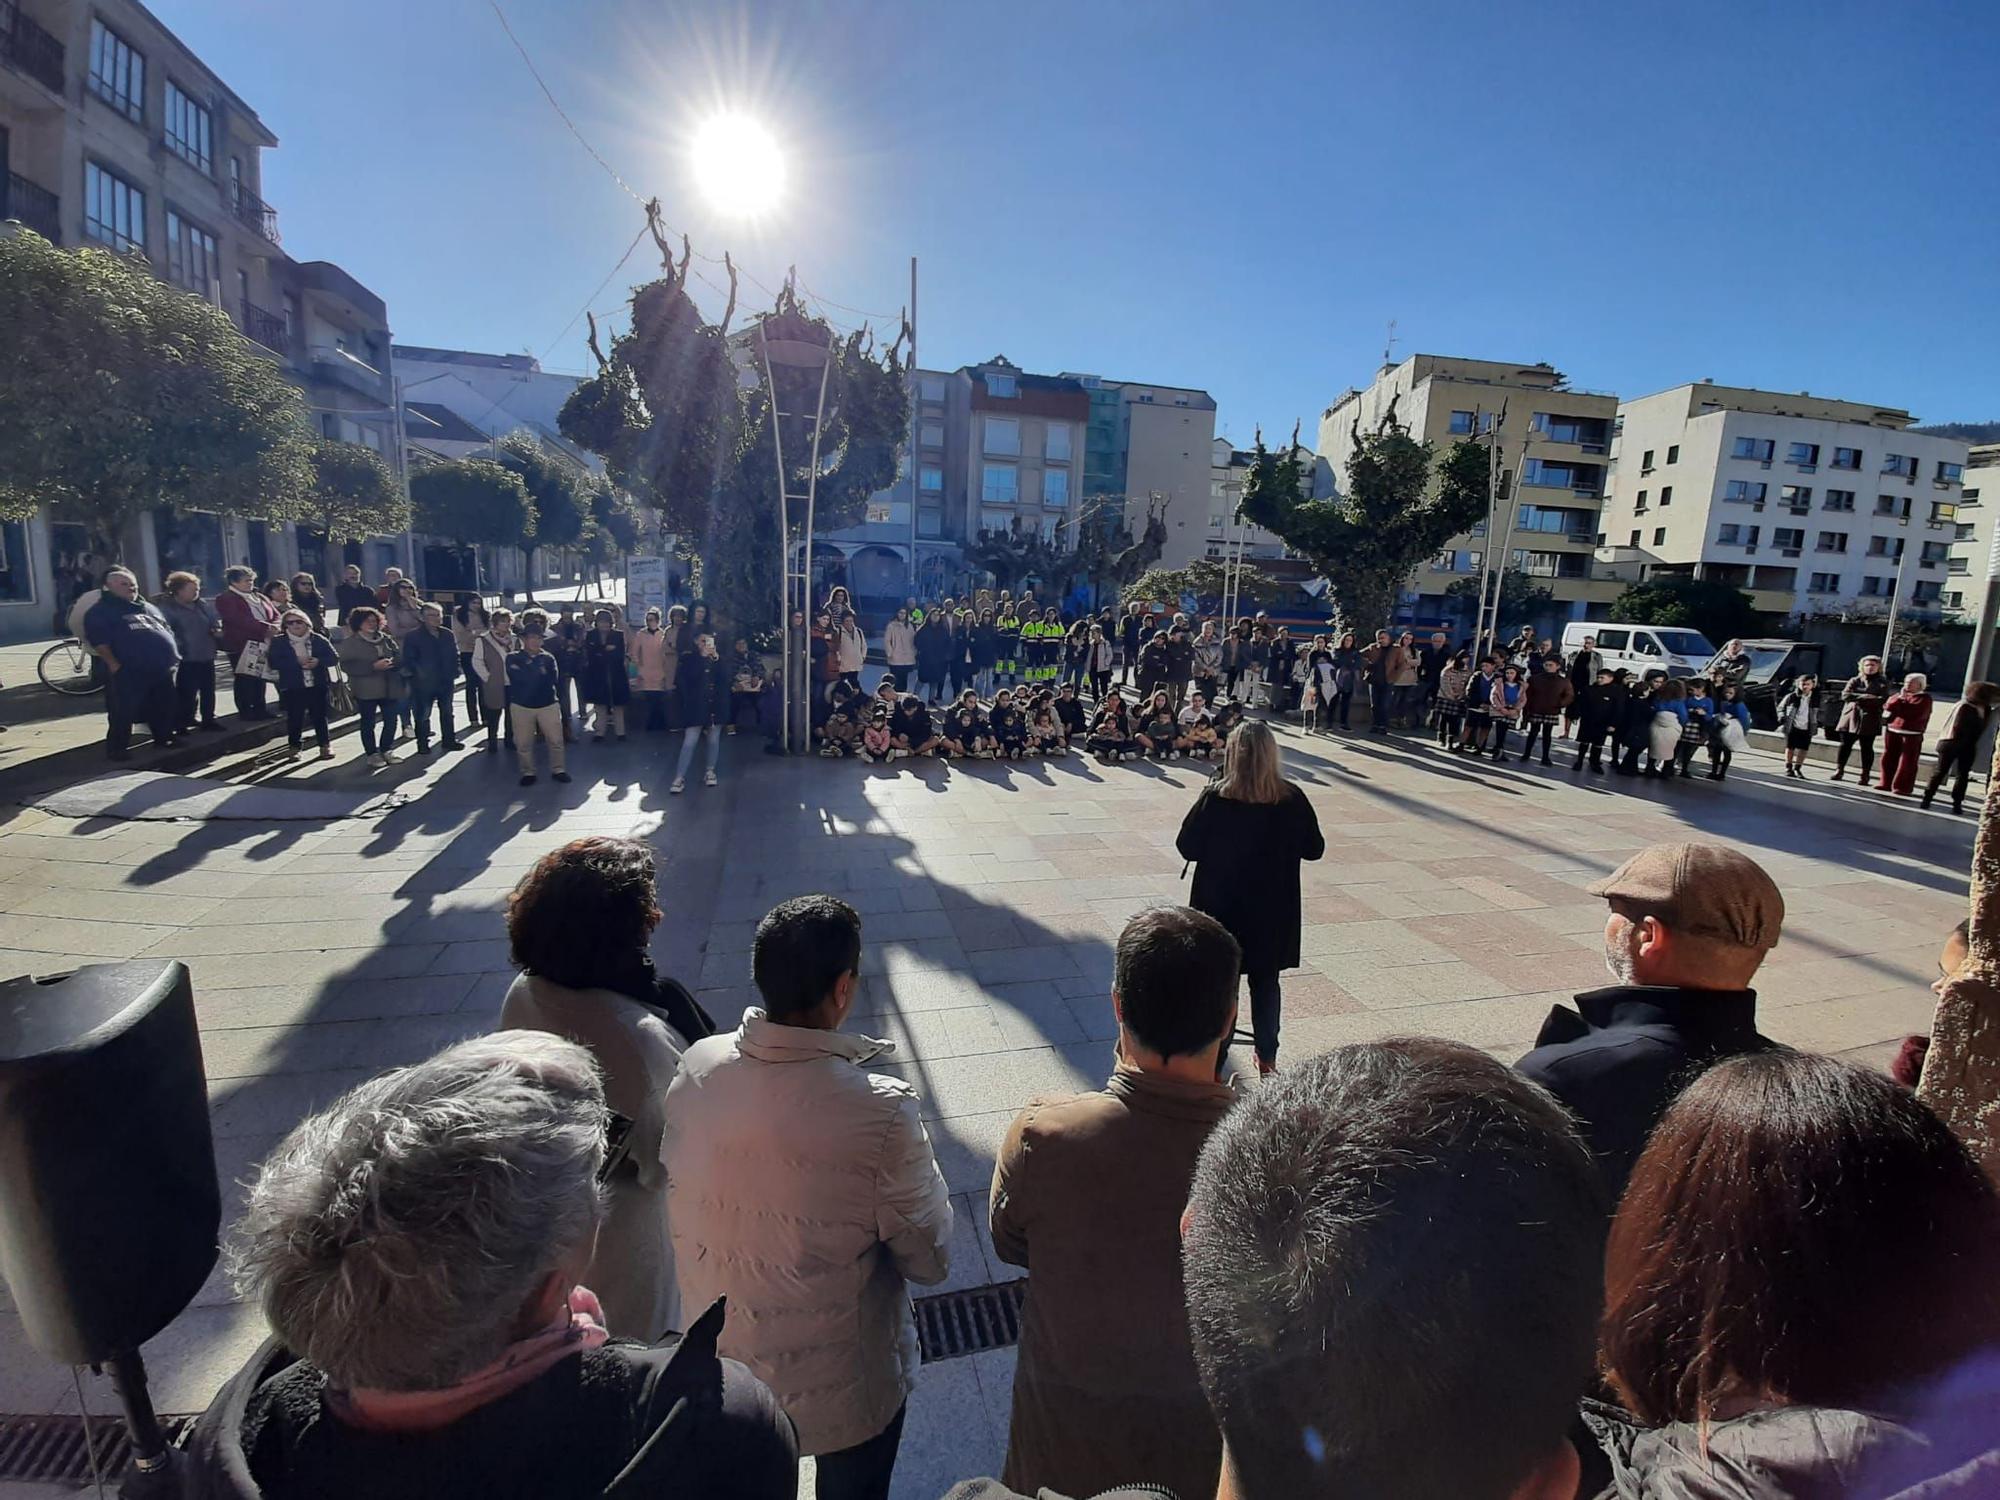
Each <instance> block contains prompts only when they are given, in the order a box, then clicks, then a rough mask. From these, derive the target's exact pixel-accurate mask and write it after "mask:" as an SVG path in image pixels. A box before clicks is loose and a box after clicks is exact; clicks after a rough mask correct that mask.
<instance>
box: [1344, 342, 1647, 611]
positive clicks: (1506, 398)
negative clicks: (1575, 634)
mask: <svg viewBox="0 0 2000 1500" xmlns="http://www.w3.org/2000/svg"><path fill="white" fill-rule="evenodd" d="M1392 403H1393V404H1394V407H1395V414H1396V420H1397V422H1398V423H1399V424H1401V426H1402V427H1403V428H1404V429H1405V430H1407V431H1408V432H1409V433H1410V435H1411V436H1412V437H1415V438H1419V439H1423V440H1426V441H1428V442H1430V443H1432V444H1433V445H1434V446H1435V447H1436V448H1437V449H1438V450H1439V451H1443V450H1444V449H1445V448H1446V447H1448V446H1449V445H1450V444H1453V443H1456V442H1460V441H1463V440H1464V439H1466V438H1473V437H1477V438H1481V439H1484V440H1485V441H1488V442H1497V443H1498V445H1499V449H1500V453H1501V470H1502V476H1501V484H1502V503H1501V505H1500V514H1501V522H1500V524H1501V525H1505V524H1506V517H1507V514H1508V511H1509V508H1510V505H1511V503H1512V502H1511V498H1510V497H1511V496H1512V491H1513V485H1514V482H1515V480H1516V478H1518V480H1519V486H1520V493H1519V504H1518V509H1516V510H1514V512H1513V521H1514V525H1513V530H1512V533H1511V534H1510V535H1509V536H1508V537H1507V538H1506V540H1505V543H1504V546H1505V549H1506V561H1505V566H1507V567H1509V568H1517V569H1519V570H1520V571H1522V572H1524V573H1526V574H1528V575H1529V576H1530V577H1532V578H1533V579H1534V580H1535V581H1536V582H1537V583H1539V584H1541V585H1542V586H1544V587H1546V588H1547V589H1549V590H1550V592H1551V593H1552V594H1553V595H1554V598H1555V604H1554V612H1555V614H1556V615H1557V616H1558V617H1560V618H1565V619H1577V620H1582V619H1600V618H1602V617H1603V616H1604V615H1605V614H1606V613H1607V612H1608V611H1609V609H1610V606H1611V601H1612V600H1613V599H1615V598H1617V596H1618V593H1619V591H1620V589H1621V588H1622V587H1623V585H1622V584H1620V583H1617V582H1616V581H1615V580H1612V579H1610V578H1606V577H1603V576H1600V575H1599V572H1598V570H1597V568H1596V563H1595V551H1596V540H1597V532H1598V531H1599V530H1600V527H1599V525H1598V512H1599V509H1600V507H1601V506H1602V504H1603V500H1604V494H1605V489H1606V485H1607V483H1608V481H1609V477H1610V469H1611V439H1612V424H1613V421H1614V419H1615V418H1616V415H1617V410H1618V399H1617V397H1615V396H1612V395H1608V394H1605V393H1602V392H1596V391H1583V390H1576V389H1573V388H1572V387H1571V386H1570V385H1569V384H1568V382H1567V381H1566V379H1565V378H1564V376H1563V374H1562V372H1561V371H1560V370H1557V369H1556V368H1554V367H1553V366H1551V365H1548V364H1508V363H1505V362H1502V361H1495V360H1477V359H1459V358H1455V357H1451V356H1447V355H1437V354H1414V355H1411V356H1410V357H1409V358H1407V359H1405V360H1403V361H1402V362H1401V363H1399V364H1391V365H1384V366H1383V367H1382V369H1381V370H1380V371H1378V372H1377V374H1376V376H1375V378H1374V379H1373V380H1372V381H1370V382H1369V383H1368V385H1366V386H1365V387H1360V388H1356V389H1351V390H1349V391H1348V392H1347V393H1346V394H1345V395H1343V396H1341V397H1340V399H1339V400H1337V401H1335V402H1334V403H1333V404H1332V405H1331V406H1329V407H1327V408H1326V409H1325V411H1323V412H1322V413H1321V414H1320V423H1319V454H1320V458H1321V470H1322V473H1323V474H1326V475H1329V476H1330V478H1331V482H1332V484H1333V486H1334V490H1335V492H1336V493H1338V491H1339V488H1340V487H1341V486H1343V485H1345V483H1346V481H1347V463H1348V460H1349V458H1350V457H1352V455H1353V452H1354V448H1355V432H1356V429H1357V426H1358V428H1359V430H1360V431H1361V432H1362V433H1368V432H1372V431H1374V430H1375V429H1376V428H1377V427H1379V426H1380V425H1381V423H1382V421H1383V419H1384V417H1386V416H1387V414H1388V412H1389V409H1390V406H1391V404H1392ZM1487 530H1488V527H1487V524H1486V523H1485V522H1481V523H1480V524H1479V525H1477V526H1475V527H1474V528H1473V529H1472V530H1470V531H1468V532H1466V533H1464V534H1463V535H1461V536H1457V537H1454V538H1452V539H1451V541H1450V542H1448V543H1447V544H1446V545H1445V546H1444V547H1443V548H1442V549H1440V551H1439V552H1438V554H1437V556H1435V557H1433V558H1432V559H1431V560H1430V561H1429V562H1428V563H1426V564H1424V565H1423V566H1422V567H1420V568H1419V569H1418V570H1417V573H1416V575H1415V576H1414V577H1413V578H1412V579H1410V580H1409V582H1408V584H1407V585H1406V593H1405V598H1406V600H1407V601H1408V612H1409V613H1410V614H1411V616H1412V617H1413V618H1415V619H1418V620H1441V619H1450V618H1453V617H1454V616H1461V615H1462V616H1464V617H1465V618H1466V619H1468V620H1469V618H1470V615H1471V608H1470V606H1467V605H1464V603H1463V601H1462V600H1456V599H1453V598H1451V597H1450V596H1449V595H1448V593H1447V590H1448V589H1449V588H1450V587H1451V585H1452V584H1453V583H1454V582H1456V581H1457V580H1459V579H1471V580H1475V581H1476V580H1477V579H1478V578H1479V576H1480V573H1481V570H1482V569H1483V568H1485V567H1487V566H1490V561H1489V557H1488V554H1489V551H1490V550H1491V548H1492V546H1493V542H1492V540H1491V539H1490V538H1489V537H1488V535H1487Z"/></svg>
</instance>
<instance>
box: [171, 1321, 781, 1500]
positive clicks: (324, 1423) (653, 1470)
mask: <svg viewBox="0 0 2000 1500" xmlns="http://www.w3.org/2000/svg"><path fill="white" fill-rule="evenodd" d="M722 1320H723V1304H722V1303H721V1302H719V1301H718V1302H717V1303H716V1304H715V1305H714V1306H713V1307H711V1308H710V1309H709V1310H708V1311H707V1312H706V1313H704V1314H703V1315H702V1316H701V1317H700V1318H697V1319H696V1320H695V1323H694V1326H693V1327H691V1328H689V1329H688V1331H687V1333H686V1334H685V1335H683V1336H681V1337H680V1338H678V1339H674V1340H673V1341H671V1342H669V1343H665V1344H661V1345H658V1346H655V1347H651V1348H649V1347H647V1346H645V1345H641V1344H635V1343H631V1342H629V1341H625V1340H614V1341H613V1342H611V1343H609V1344H606V1345H604V1346H603V1347H601V1348H597V1349H588V1350H584V1351H583V1352H581V1353H580V1354H579V1355H577V1356H576V1357H574V1358H571V1359H565V1360H562V1361H560V1362H559V1363H557V1364H556V1365H555V1366H554V1367H553V1368H551V1369H550V1370H549V1371H548V1372H547V1373H546V1374H543V1375H541V1376H538V1377H537V1378H536V1379H534V1380H532V1381H530V1382H529V1383H528V1384H526V1385H524V1386H522V1387H521V1388H520V1389H518V1390H515V1391H510V1392H509V1393H508V1394H506V1395H504V1396H502V1397H500V1398H499V1399H498V1400H495V1401H492V1402H490V1403H488V1404H487V1405H485V1406H483V1407H480V1408H479V1409H478V1410H476V1411H474V1412H472V1413H470V1414H469V1415H467V1416H464V1417H461V1418H460V1419H459V1420H458V1421H456V1422H454V1423H452V1424H451V1425H450V1426H448V1427H443V1428H440V1429H438V1430H437V1431H435V1432H429V1433H391V1434H378V1433H371V1432H365V1431H361V1430H358V1429H354V1428H349V1427H345V1426H343V1425H342V1424H341V1423H339V1422H338V1421H337V1420H335V1419H333V1418H332V1417H330V1416H329V1415H327V1414H326V1412H325V1409H324V1405H323V1403H322V1401H321V1399H320V1398H321V1391H322V1388H323V1387H324V1385H325V1377H324V1376H322V1375H320V1374H319V1372H318V1371H316V1370H313V1369H311V1368H310V1367H309V1366H307V1365H305V1364H304V1362H303V1361H300V1360H298V1359H297V1358H296V1357H295V1356H293V1355H292V1354H291V1352H290V1351H288V1350H286V1349H284V1348H283V1347H281V1346H280V1345H279V1344H278V1343H277V1341H276V1340H271V1341H269V1342H267V1343H265V1345H264V1346H263V1347H262V1348H261V1349H259V1350H258V1351H257V1352H256V1354H255V1355H253V1356H252V1357H251V1360H250V1363H249V1364H247V1365H245V1366H244V1367H243V1369H242V1370H240V1371H239V1372H238V1373H237V1374H236V1375H235V1377H234V1378H232V1379H231V1380H230V1382H229V1383H228V1384H227V1385H225V1386H224V1387H223V1388H222V1389H221V1391H220V1392H218V1393H217V1395H216V1397H215V1399H214V1400H213V1401H212V1402H210V1403H209V1408H208V1410H207V1411H206V1412H204V1413H203V1414H202V1415H201V1417H200V1418H199V1419H198V1420H197V1422H196V1423H195V1428H194V1432H193V1433H192V1434H191V1436H190V1437H189V1439H188V1444H187V1452H186V1462H185V1467H184V1468H183V1469H182V1472H181V1475H180V1478H181V1490H180V1493H181V1495H182V1497H183V1500H334V1497H336V1496H341V1497H345V1496H354V1495H366V1496H368V1497H370V1500H406V1497H407V1500H418V1497H422V1500H457V1497H460V1496H463V1497H466V1500H473V1497H479V1500H485V1497H488V1496H498V1495H522V1496H527V1495H533V1496H535V1497H536V1500H594V1497H606V1500H639V1497H641V1496H650V1495H683V1494H684V1495H704V1496H717V1497H732V1500H780V1497H783V1500H791V1497H792V1495H793V1494H794V1493H795V1492H796V1490H797V1487H798V1437H797V1434H796V1433H795V1432H794V1431H793V1429H792V1423H791V1419H790V1418H788V1417H787V1416H786V1415H785V1414H784V1412H783V1411H782V1410H781V1409H780V1408H779V1406H778V1403H777V1399H776V1398H775V1397H774V1396H772V1394H771V1392H770V1390H769V1389H768V1388H767V1387H766V1386H765V1385H764V1383H763V1382H762V1381H760V1380H759V1379H757V1377H756V1376H754V1375H752V1374H751V1373H750V1372H749V1370H747V1369H745V1368H744V1367H743V1366H742V1365H740V1364H738V1363H736V1361H734V1360H729V1359H720V1358H718V1357H717V1355H716V1348H715V1346H716V1337H717V1335H718V1334H719V1333H720V1332H721V1331H722ZM628 1464H629V1465H631V1468H630V1470H629V1472H625V1473H623V1474H621V1472H620V1471H621V1470H625V1469H626V1466H627V1465H628Z"/></svg>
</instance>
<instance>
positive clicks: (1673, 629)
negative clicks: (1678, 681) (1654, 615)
mask: <svg viewBox="0 0 2000 1500" xmlns="http://www.w3.org/2000/svg"><path fill="white" fill-rule="evenodd" d="M1586 636H1595V637H1596V638H1597V649H1598V651H1599V652H1600V653H1602V655H1603V657H1604V664H1605V665H1606V666H1607V667H1611V668H1613V669H1614V670H1615V669H1617V668H1619V667H1623V668H1625V669H1626V670H1627V671H1628V672H1630V673H1631V674H1632V675H1633V676H1634V677H1637V678H1642V679H1643V678H1644V677H1645V675H1646V674H1647V673H1648V672H1665V673H1666V674H1667V675H1668V676H1669V677H1692V676H1694V675H1695V674H1696V673H1697V672H1701V671H1704V670H1705V669H1706V667H1707V664H1708V662H1709V661H1710V660H1711V659H1712V658H1713V657H1714V656H1715V647H1714V646H1712V645H1710V644H1709V640H1708V637H1707V636H1705V635H1703V634H1702V633H1701V632H1700V631H1699V630H1684V629H1682V628H1681V627H1679V626H1677V625H1599V624H1595V623H1593V622H1592V621H1589V620H1572V621H1571V622H1570V623H1569V624H1567V625H1565V626H1563V638H1562V653H1563V656H1564V658H1565V659H1567V658H1568V657H1569V655H1570V654H1571V653H1572V652H1574V651H1576V650H1577V649H1578V648H1579V647H1580V646H1582V645H1583V642H1584V638H1585V637H1586Z"/></svg>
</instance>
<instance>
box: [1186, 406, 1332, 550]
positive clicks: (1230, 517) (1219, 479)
mask: <svg viewBox="0 0 2000 1500" xmlns="http://www.w3.org/2000/svg"><path fill="white" fill-rule="evenodd" d="M1293 457H1295V458H1296V459H1297V460H1298V461H1299V463H1300V465H1301V466H1302V467H1303V468H1304V471H1305V482H1306V484H1307V486H1308V489H1307V491H1306V493H1307V495H1308V497H1310V495H1311V493H1312V491H1311V489H1310V485H1311V484H1312V479H1313V455H1312V453H1311V452H1310V451H1309V450H1308V449H1307V448H1306V446H1305V445H1304V444H1303V443H1301V444H1300V445H1299V446H1298V447H1297V448H1296V449H1294V450H1293ZM1256 461H1257V455H1256V454H1255V453H1253V452H1251V451H1250V450H1248V449H1247V448H1238V447H1237V446H1235V445H1234V444H1233V443H1231V442H1230V441H1229V439H1228V438H1220V437H1219V438H1217V439H1216V440H1215V441H1214V443H1213V444H1211V445H1210V448H1209V461H1208V529H1207V531H1206V533H1205V535H1204V538H1203V543H1202V550H1201V554H1200V555H1201V556H1202V557H1205V558H1208V559H1210V560H1211V561H1214V562H1222V561H1225V560H1227V559H1229V558H1233V557H1236V556H1239V555H1241V556H1242V557H1244V558H1246V559H1250V560H1261V561H1272V560H1275V559H1277V558H1281V557H1286V556H1289V555H1290V554H1289V549H1287V547H1286V546H1285V542H1284V538H1282V537H1280V536H1278V535H1277V534H1276V533H1275V532H1270V531H1266V530H1265V529H1264V528H1263V527H1261V526H1257V525H1253V524H1251V523H1250V522H1248V521H1245V522H1242V523H1241V524H1239V523H1238V522H1237V519H1236V510H1237V507H1238V506H1239V505H1241V504H1242V503H1243V486H1244V485H1245V484H1247V483H1248V482H1249V480H1250V469H1251V467H1252V465H1254V464H1255V463H1256Z"/></svg>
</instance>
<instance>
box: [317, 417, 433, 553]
mask: <svg viewBox="0 0 2000 1500" xmlns="http://www.w3.org/2000/svg"><path fill="white" fill-rule="evenodd" d="M307 511H308V513H307V514H305V515H303V516H299V517H295V518H294V519H296V520H298V521H299V523H300V524H301V525H304V526H311V527H313V528H315V529H316V530H318V531H319V532H321V533H322V534H323V535H324V536H325V537H326V539H327V540H328V541H329V542H358V541H360V540H362V539H363V538H364V537H371V536H395V535H396V534H397V533H398V532H403V531H407V530H409V529H410V507H409V503H408V502H407V501H406V500H404V498H403V489H402V486H401V485H399V484H398V483H397V482H396V476H395V475H394V474H391V473H390V472H389V466H388V464H386V463H384V462H383V461H382V455H381V454H379V453H377V452H376V451H375V450H374V449H373V448H368V447H364V446H362V445H361V444H360V443H343V442H339V441H337V440H335V439H333V438H321V439H320V440H319V441H318V442H316V443H314V444H313V448H312V486H311V498H310V501H309V502H308V506H307Z"/></svg>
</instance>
